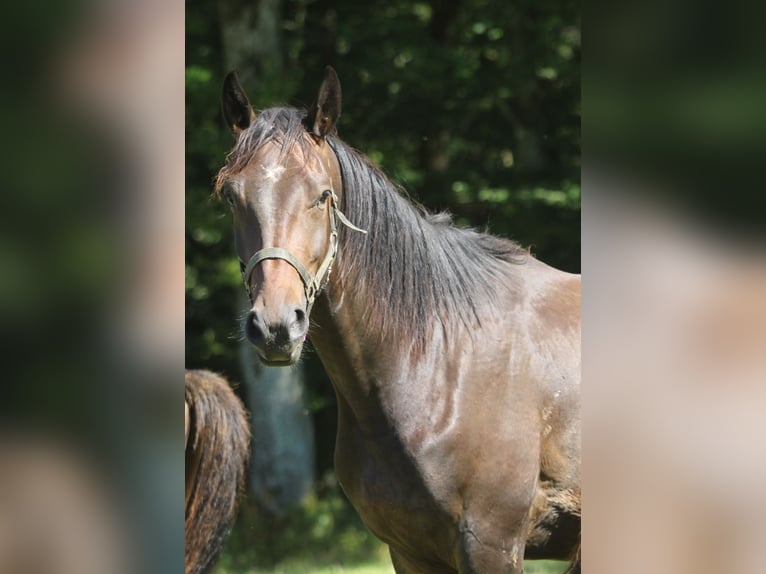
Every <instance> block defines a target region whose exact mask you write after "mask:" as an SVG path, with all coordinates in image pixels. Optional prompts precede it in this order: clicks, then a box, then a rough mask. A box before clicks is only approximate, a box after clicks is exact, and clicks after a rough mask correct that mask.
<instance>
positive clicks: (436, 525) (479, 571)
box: [215, 67, 581, 574]
mask: <svg viewBox="0 0 766 574" xmlns="http://www.w3.org/2000/svg"><path fill="white" fill-rule="evenodd" d="M222 105H223V114H224V118H225V120H226V122H227V124H228V125H229V127H230V128H231V129H232V131H233V133H234V135H235V140H236V141H235V144H234V147H233V148H232V150H231V151H230V153H229V154H228V156H227V160H226V164H225V165H224V166H223V167H222V168H221V170H220V171H219V173H218V175H217V177H216V180H215V193H216V194H217V195H218V196H220V197H222V198H224V199H225V201H226V202H228V204H229V205H230V206H231V211H232V213H233V223H234V238H235V245H236V250H237V254H238V256H239V259H240V265H241V269H242V275H243V279H244V283H245V286H246V288H247V292H248V295H249V297H250V301H251V304H252V305H251V308H250V310H249V312H248V313H247V316H246V318H245V321H244V326H243V328H244V333H245V335H246V336H247V338H248V339H249V340H250V342H251V343H252V344H253V345H254V346H255V349H256V351H257V354H258V355H259V357H260V359H261V360H262V361H263V362H264V363H265V364H267V365H290V364H293V363H295V362H296V361H297V360H298V359H299V357H300V354H301V350H302V347H303V345H304V342H305V340H306V339H307V337H309V336H310V338H311V343H312V345H313V347H314V348H315V350H316V352H317V354H318V356H319V358H320V360H321V361H322V364H323V365H324V367H325V370H326V371H327V375H328V376H329V378H330V380H331V382H332V385H333V387H334V390H335V393H336V396H337V402H338V426H337V437H336V446H335V470H336V475H337V478H338V480H339V482H340V485H341V486H342V488H343V490H344V492H345V493H346V495H347V496H348V498H349V500H350V501H351V503H352V504H353V506H354V507H355V509H356V510H357V512H358V513H359V515H360V516H361V518H362V520H363V521H364V523H365V524H366V526H367V527H368V528H369V529H370V530H371V531H372V532H373V533H374V534H375V535H376V536H377V537H379V538H380V539H381V540H382V541H384V542H385V543H387V544H388V546H389V551H390V555H391V560H392V562H393V565H394V568H395V570H396V572H397V573H398V574H437V573H442V574H446V573H459V574H495V573H498V572H510V573H514V574H518V573H520V572H522V569H523V560H524V558H531V559H538V558H550V559H568V560H570V561H571V564H570V571H572V572H579V571H580V558H579V547H580V510H581V502H580V500H581V496H580V492H581V490H580V391H579V386H580V277H579V275H573V274H569V273H565V272H562V271H559V270H556V269H554V268H552V267H549V266H548V265H546V264H544V263H542V262H540V261H539V260H537V259H535V258H534V257H532V256H531V255H530V254H529V252H528V251H527V250H525V249H523V248H521V247H520V246H519V245H517V244H516V243H513V242H511V241H508V240H505V239H501V238H497V237H493V236H491V235H488V234H484V233H479V232H476V231H474V230H471V229H461V228H457V227H455V226H453V225H452V224H451V223H450V220H449V217H448V216H447V215H444V214H437V215H433V214H429V213H427V212H426V211H425V210H424V209H422V208H420V207H417V206H415V205H413V204H412V203H411V202H410V201H409V200H407V199H405V198H404V197H403V196H402V195H401V194H400V193H399V191H398V189H397V188H396V187H395V186H394V185H393V184H392V183H391V182H390V181H389V180H388V179H387V178H386V176H385V175H383V173H382V172H381V171H380V170H379V169H378V168H377V167H376V166H374V165H373V164H372V163H371V162H370V161H369V160H368V159H367V158H366V157H365V156H364V155H362V154H361V153H360V152H358V151H356V150H354V149H352V148H351V147H349V146H348V145H347V144H346V143H344V142H343V141H341V140H340V139H339V138H338V136H337V130H336V123H337V121H338V118H339V117H340V112H341V87H340V82H339V80H338V77H337V75H336V73H335V71H334V70H333V69H332V68H330V67H328V68H327V69H326V70H325V77H324V80H323V82H322V84H321V86H320V89H319V93H318V97H317V99H316V102H315V104H314V105H313V106H312V107H311V108H310V109H309V110H308V111H306V110H297V109H293V108H287V107H280V108H271V109H267V110H263V111H261V112H259V113H256V112H255V111H254V109H253V108H252V106H251V105H250V103H249V100H248V97H247V95H246V94H245V91H244V90H243V89H242V86H241V84H240V82H239V80H238V79H237V76H236V73H234V72H232V73H230V74H229V75H227V77H226V78H225V81H224V86H223V101H222Z"/></svg>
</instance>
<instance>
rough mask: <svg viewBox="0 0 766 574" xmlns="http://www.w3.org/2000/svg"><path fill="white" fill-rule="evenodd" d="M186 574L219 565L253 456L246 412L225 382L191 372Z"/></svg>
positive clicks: (187, 406) (188, 383) (187, 379)
mask: <svg viewBox="0 0 766 574" xmlns="http://www.w3.org/2000/svg"><path fill="white" fill-rule="evenodd" d="M185 387H186V398H185V401H184V408H185V433H184V434H185V438H184V441H185V446H184V448H185V459H186V509H185V524H184V526H185V534H184V538H185V539H184V545H185V568H184V572H185V574H203V573H204V572H209V571H210V570H211V569H212V567H213V566H214V565H215V562H216V559H217V558H218V555H219V554H220V552H221V549H222V547H223V543H224V541H225V540H226V537H227V536H228V533H229V531H230V530H231V525H232V523H233V521H234V516H235V514H236V510H237V501H238V499H239V497H240V495H241V493H242V490H243V485H244V476H245V468H246V466H247V462H248V459H249V456H250V427H249V425H248V422H247V416H246V414H245V409H244V408H243V406H242V402H241V401H240V400H239V399H238V398H237V396H236V395H235V394H234V392H233V391H232V390H231V388H230V387H229V384H228V382H226V379H224V378H223V377H221V376H219V375H216V374H214V373H211V372H210V371H188V370H187V371H186V375H185Z"/></svg>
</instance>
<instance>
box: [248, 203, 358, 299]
mask: <svg viewBox="0 0 766 574" xmlns="http://www.w3.org/2000/svg"><path fill="white" fill-rule="evenodd" d="M331 194H332V195H331V196H330V198H329V199H330V209H329V213H330V245H329V247H328V248H327V255H325V258H324V260H323V261H322V264H321V265H320V266H319V269H317V273H316V275H315V276H314V277H312V276H311V273H309V271H308V269H306V267H304V265H303V264H302V263H301V262H300V261H299V260H298V258H297V257H295V256H294V255H293V254H292V253H290V252H289V251H287V249H282V248H281V247H266V248H264V249H261V250H259V251H256V252H255V254H254V255H253V256H252V257H251V258H250V261H248V262H247V265H244V266H243V265H242V262H241V261H240V266H241V267H242V280H243V281H244V283H245V288H246V290H247V295H248V297H250V302H251V303H252V301H253V290H252V285H251V284H250V275H251V274H252V272H253V270H254V269H255V268H256V266H257V265H258V264H259V263H260V262H261V261H264V260H266V259H281V260H283V261H287V262H288V263H289V264H290V265H292V267H293V268H294V269H295V270H296V271H297V272H298V275H300V278H301V281H303V289H304V291H305V293H306V302H307V305H308V307H309V308H311V305H313V303H314V299H315V298H316V296H317V294H318V293H319V292H320V291H321V290H322V289H323V288H324V286H325V284H326V283H327V281H328V280H329V278H330V272H331V271H332V264H333V261H335V256H336V255H337V253H338V224H337V221H338V220H339V221H340V222H341V223H342V224H343V225H345V226H346V227H348V228H349V229H353V230H354V231H358V232H359V233H364V234H365V235H366V234H367V231H365V230H364V229H359V228H358V227H357V226H355V225H354V224H353V223H351V222H350V221H349V220H348V219H347V218H346V216H345V215H343V212H342V211H341V210H340V209H339V208H338V197H337V196H336V195H335V192H334V191H333V192H331Z"/></svg>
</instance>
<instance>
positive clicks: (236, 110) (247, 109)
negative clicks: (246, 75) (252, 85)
mask: <svg viewBox="0 0 766 574" xmlns="http://www.w3.org/2000/svg"><path fill="white" fill-rule="evenodd" d="M221 106H222V108H223V118H224V120H225V121H226V125H228V126H229V128H231V131H233V132H234V135H239V134H240V133H241V132H242V131H243V130H246V129H247V127H248V126H249V125H250V123H251V122H252V121H253V120H254V119H255V112H254V111H253V108H252V106H251V105H250V100H248V99H247V94H246V93H245V90H244V89H242V84H240V83H239V78H238V77H237V72H229V73H228V74H226V78H224V80H223V94H222V96H221Z"/></svg>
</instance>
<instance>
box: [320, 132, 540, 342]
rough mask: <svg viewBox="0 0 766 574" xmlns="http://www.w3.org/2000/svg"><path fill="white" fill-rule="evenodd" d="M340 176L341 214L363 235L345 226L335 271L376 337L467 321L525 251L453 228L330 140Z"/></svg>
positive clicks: (499, 292)
mask: <svg viewBox="0 0 766 574" xmlns="http://www.w3.org/2000/svg"><path fill="white" fill-rule="evenodd" d="M328 141H329V143H330V146H331V147H332V149H333V151H334V152H335V155H336V157H337V158H338V162H339V164H340V168H341V176H342V178H343V201H344V206H343V209H344V212H345V214H346V216H347V217H348V218H349V219H350V220H351V221H352V222H353V223H354V225H357V226H359V227H361V228H362V229H366V230H367V231H368V235H367V236H362V235H361V234H359V233H356V232H354V231H351V230H348V229H345V228H343V230H342V231H341V235H340V246H341V247H340V250H339V254H338V258H339V263H338V270H339V272H340V274H341V281H342V282H343V284H344V285H346V286H348V287H349V288H353V289H355V290H361V291H362V292H364V293H365V294H366V296H367V298H368V301H369V303H368V308H367V317H366V319H367V321H366V322H367V325H368V326H369V328H371V329H372V330H376V331H379V332H380V333H382V334H386V333H388V332H389V331H390V330H391V329H394V328H395V326H399V327H401V326H402V325H406V326H407V330H408V332H409V334H411V335H412V337H413V338H415V339H416V341H415V342H416V343H417V342H419V343H424V342H425V339H426V337H427V336H428V335H429V334H430V332H431V331H432V328H433V326H434V318H437V317H441V318H442V320H443V322H444V323H445V324H446V323H448V322H449V321H448V318H454V319H456V320H459V321H460V322H462V323H463V324H465V325H470V324H471V323H473V322H474V321H475V320H480V317H479V315H478V308H479V307H480V306H481V303H483V302H485V301H487V300H488V299H489V300H490V301H491V302H492V303H493V304H494V305H500V306H502V305H504V304H505V301H503V300H501V298H502V297H503V296H504V295H507V293H508V289H509V288H510V287H512V283H513V281H514V276H513V274H512V273H510V272H509V266H508V263H523V262H525V261H526V259H527V257H528V256H529V252H528V251H527V250H526V249H524V248H522V247H521V246H520V245H518V244H517V243H514V242H512V241H509V240H507V239H501V238H499V237H495V236H492V235H488V234H485V233H479V232H477V231H475V230H473V229H464V228H458V227H455V226H453V225H452V219H451V217H450V216H449V214H447V213H437V214H431V213H428V212H427V211H426V210H425V208H423V207H422V206H419V205H415V204H413V203H411V202H410V201H408V200H407V199H405V198H404V197H403V196H402V194H401V193H400V192H399V190H398V189H397V188H396V186H394V184H392V183H391V182H390V181H389V180H388V178H387V177H386V176H385V175H384V174H383V173H382V172H381V171H380V170H379V169H378V168H377V167H375V166H374V165H373V164H372V163H371V162H370V161H369V160H368V159H367V158H366V157H365V156H364V155H362V154H361V153H359V152H358V151H356V150H354V149H352V148H351V147H349V146H348V145H347V144H345V143H344V142H343V141H341V140H340V139H338V138H332V137H331V138H329V139H328Z"/></svg>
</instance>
